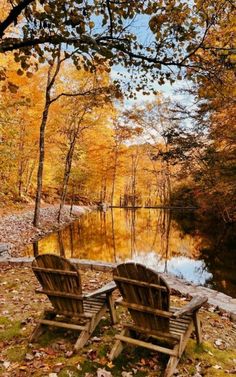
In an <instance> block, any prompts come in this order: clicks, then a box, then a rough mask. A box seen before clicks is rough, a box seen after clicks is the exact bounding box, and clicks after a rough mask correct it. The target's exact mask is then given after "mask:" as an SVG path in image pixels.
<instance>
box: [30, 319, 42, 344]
mask: <svg viewBox="0 0 236 377" xmlns="http://www.w3.org/2000/svg"><path fill="white" fill-rule="evenodd" d="M45 331H46V326H45V325H43V324H42V323H38V324H37V325H36V327H35V329H34V331H33V333H32V335H31V337H30V340H29V341H30V343H33V342H34V341H35V340H37V339H38V338H39V337H40V336H41V335H43V333H44V332H45Z"/></svg>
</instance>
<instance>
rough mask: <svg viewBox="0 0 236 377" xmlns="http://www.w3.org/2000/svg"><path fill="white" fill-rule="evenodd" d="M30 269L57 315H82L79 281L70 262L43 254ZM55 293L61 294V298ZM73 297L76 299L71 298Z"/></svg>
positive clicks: (78, 276)
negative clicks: (68, 313) (66, 313)
mask: <svg viewBox="0 0 236 377" xmlns="http://www.w3.org/2000/svg"><path fill="white" fill-rule="evenodd" d="M32 269H33V271H34V273H35V275H36V277H37V279H38V280H39V282H40V284H41V286H42V290H43V291H45V292H47V296H48V298H49V300H50V301H51V303H52V305H53V307H54V309H55V310H56V312H58V314H63V313H65V312H70V313H75V314H76V313H77V314H78V313H83V298H82V287H81V279H80V275H79V272H78V270H77V269H76V267H75V266H74V265H73V264H72V263H71V262H70V261H68V260H67V259H65V258H62V257H59V256H57V255H53V254H43V255H39V256H38V257H36V258H35V260H34V261H33V263H32ZM55 292H61V296H60V295H57V294H55ZM73 295H76V296H77V297H76V298H75V297H74V298H73Z"/></svg>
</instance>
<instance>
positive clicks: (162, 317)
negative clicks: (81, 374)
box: [109, 263, 207, 377]
mask: <svg viewBox="0 0 236 377" xmlns="http://www.w3.org/2000/svg"><path fill="white" fill-rule="evenodd" d="M113 278H114V281H115V282H116V285H117V287H118V288H119V290H120V293H121V295H122V301H120V302H118V303H119V304H120V305H122V306H124V307H125V308H127V309H128V310H129V313H130V315H131V318H132V323H124V324H123V330H122V332H121V333H120V334H119V335H116V339H117V340H116V342H115V344H114V346H113V348H112V350H111V353H110V355H109V358H110V359H111V360H113V359H114V358H116V357H117V356H118V355H119V354H120V352H121V351H122V349H123V347H124V343H130V344H133V345H136V346H141V347H145V348H148V349H151V350H154V351H158V352H161V353H165V354H167V355H169V356H170V358H169V361H168V364H167V367H166V369H165V372H164V377H170V376H172V374H173V373H174V371H175V369H176V366H177V364H178V362H179V360H180V357H181V355H182V353H183V351H184V349H185V346H186V344H187V341H188V339H189V337H190V335H191V333H192V331H193V330H194V327H195V330H196V337H197V342H198V343H201V341H202V336H201V328H200V321H199V318H198V310H199V309H200V307H201V306H202V305H203V304H204V303H205V302H206V301H207V298H203V297H202V298H201V297H196V298H194V299H193V300H192V301H191V302H190V303H189V304H187V305H186V306H185V307H183V308H180V309H176V308H171V307H170V289H169V287H168V284H167V283H166V281H165V280H164V279H163V278H162V277H161V276H159V275H158V273H156V272H155V271H153V270H151V269H149V268H146V267H145V266H143V265H141V264H135V263H124V264H120V265H118V266H117V267H116V268H115V269H114V272H113ZM132 334H135V335H136V336H135V337H133V336H132ZM140 335H141V337H142V338H143V337H145V339H144V340H143V339H142V340H141V339H140ZM138 337H139V339H138ZM147 338H152V339H155V340H159V341H162V343H163V342H164V344H166V345H165V346H163V344H162V345H161V346H160V345H157V344H154V343H152V342H151V340H149V339H147Z"/></svg>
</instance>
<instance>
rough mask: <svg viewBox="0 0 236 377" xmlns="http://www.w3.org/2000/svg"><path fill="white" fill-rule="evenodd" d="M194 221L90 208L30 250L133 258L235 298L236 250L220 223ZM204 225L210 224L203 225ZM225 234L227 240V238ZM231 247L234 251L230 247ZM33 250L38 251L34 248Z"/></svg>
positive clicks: (115, 259) (155, 213)
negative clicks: (91, 210) (90, 210)
mask: <svg viewBox="0 0 236 377" xmlns="http://www.w3.org/2000/svg"><path fill="white" fill-rule="evenodd" d="M193 224H195V220H194V213H192V212H191V211H189V212H188V213H186V212H185V213H183V212H180V211H176V212H170V211H165V210H156V209H138V210H124V209H113V210H111V209H110V210H108V211H107V212H100V211H98V212H92V213H89V214H85V215H83V216H81V217H80V218H79V219H78V220H77V221H75V222H74V223H73V224H71V225H70V226H68V227H67V228H65V229H64V230H62V231H60V232H58V233H53V234H51V235H49V236H47V237H45V238H44V239H42V240H40V241H39V242H38V243H37V244H36V245H34V249H33V248H32V247H31V246H30V247H29V248H28V249H27V250H26V253H27V254H28V255H32V254H33V252H34V251H35V250H36V249H37V250H38V253H39V254H42V253H48V252H50V253H56V254H58V255H62V256H65V257H68V258H81V259H92V260H99V261H106V262H122V261H129V260H134V261H137V262H141V263H143V264H145V265H146V266H149V267H152V268H154V269H155V270H157V271H160V272H168V273H172V274H174V275H176V276H178V277H182V278H185V279H186V280H188V281H190V282H194V283H196V284H201V285H205V286H208V287H211V288H215V289H217V290H219V291H222V292H225V293H227V294H229V295H231V296H234V297H236V272H235V271H236V253H235V249H234V250H233V248H234V247H235V243H234V240H233V238H232V235H231V231H230V236H229V235H228V234H227V232H225V233H226V234H222V235H221V233H222V226H221V227H220V228H219V230H217V226H216V225H215V226H212V224H209V227H208V234H206V231H205V228H204V227H203V229H201V228H202V226H201V225H202V224H201V223H198V225H199V226H200V227H199V229H198V228H197V227H196V226H195V225H194V226H193ZM205 227H206V224H205ZM225 238H226V239H225ZM231 249H232V250H231ZM33 250H34V251H33Z"/></svg>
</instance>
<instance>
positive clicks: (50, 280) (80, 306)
mask: <svg viewBox="0 0 236 377" xmlns="http://www.w3.org/2000/svg"><path fill="white" fill-rule="evenodd" d="M32 269H33V271H34V273H35V275H36V277H37V279H38V280H39V282H40V284H41V286H42V289H38V290H36V292H37V293H44V294H46V295H47V296H48V298H49V300H50V302H51V304H52V306H53V309H52V310H46V311H44V313H43V318H42V319H40V320H39V323H38V325H37V326H36V328H35V330H34V332H33V334H32V336H31V339H30V340H31V342H32V341H34V340H35V339H36V338H37V337H38V336H39V335H41V334H42V333H43V332H44V331H45V330H46V328H47V326H57V327H62V328H65V329H71V330H76V331H81V333H80V336H79V337H78V340H77V342H76V344H75V346H74V349H75V350H78V349H80V348H82V347H83V346H84V344H85V343H86V342H87V340H88V339H89V337H90V336H91V334H92V332H93V331H94V329H95V328H96V326H97V324H98V323H99V321H100V320H101V318H102V316H103V315H104V314H105V312H106V311H107V310H109V311H110V315H111V320H112V322H113V323H115V322H116V317H115V310H114V305H113V300H112V291H113V290H114V289H115V288H116V285H115V283H114V282H111V283H108V284H107V285H105V286H104V287H102V288H100V289H98V290H96V291H94V292H92V293H88V294H82V287H81V279H80V274H79V271H78V270H77V268H76V267H75V266H74V265H73V264H72V263H71V262H70V261H68V260H67V259H65V258H62V257H59V256H57V255H52V254H44V255H39V256H38V257H36V259H35V260H34V261H33V263H32Z"/></svg>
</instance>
